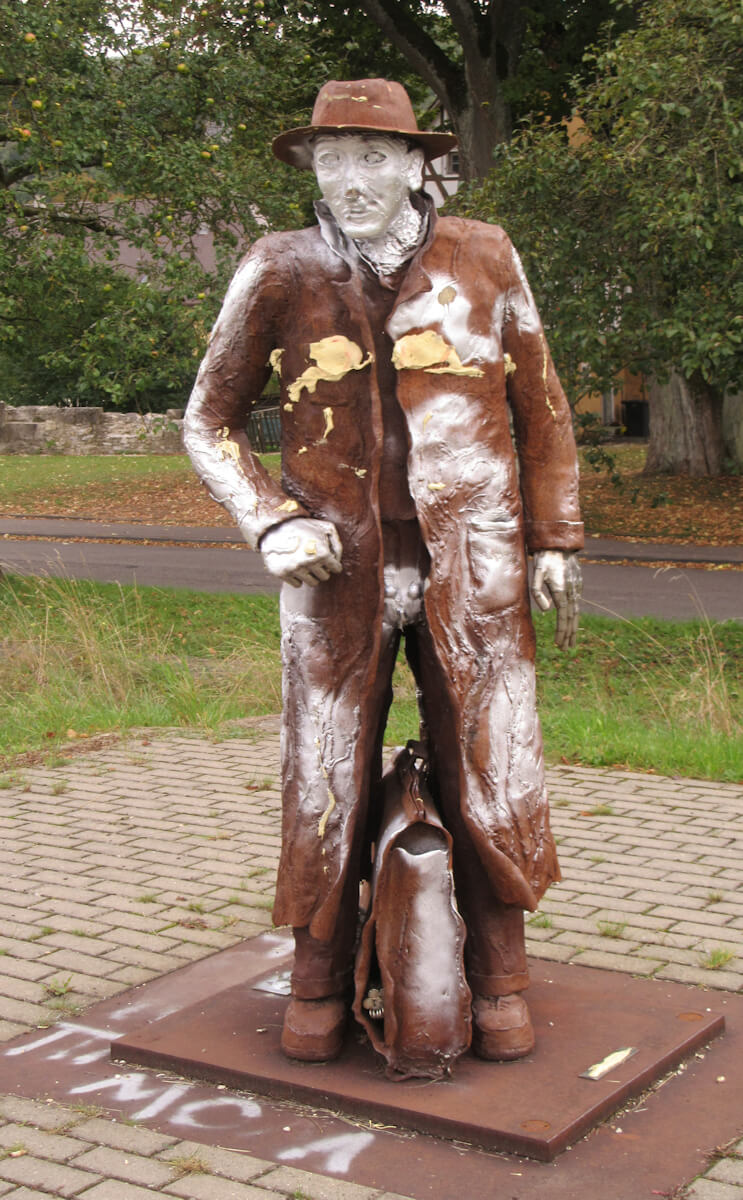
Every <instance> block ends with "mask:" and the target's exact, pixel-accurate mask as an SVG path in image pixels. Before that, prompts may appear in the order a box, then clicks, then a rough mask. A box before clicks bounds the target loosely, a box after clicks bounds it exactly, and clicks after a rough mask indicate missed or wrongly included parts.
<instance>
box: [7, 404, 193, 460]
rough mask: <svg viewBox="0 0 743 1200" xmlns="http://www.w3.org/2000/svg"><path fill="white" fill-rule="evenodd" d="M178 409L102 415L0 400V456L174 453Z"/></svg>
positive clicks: (180, 419)
mask: <svg viewBox="0 0 743 1200" xmlns="http://www.w3.org/2000/svg"><path fill="white" fill-rule="evenodd" d="M182 428H183V409H181V408H171V409H168V410H167V412H164V413H146V414H145V415H143V416H140V414H139V413H119V412H104V411H103V409H102V408H60V407H56V406H54V405H48V406H47V405H37V404H34V405H31V404H27V405H23V406H20V407H18V408H15V407H13V406H12V405H10V404H5V403H3V401H0V454H180V453H182V451H183V444H182Z"/></svg>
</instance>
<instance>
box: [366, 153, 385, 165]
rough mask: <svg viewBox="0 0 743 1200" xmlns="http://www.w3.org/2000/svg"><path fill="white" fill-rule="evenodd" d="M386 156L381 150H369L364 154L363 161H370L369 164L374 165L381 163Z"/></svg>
mask: <svg viewBox="0 0 743 1200" xmlns="http://www.w3.org/2000/svg"><path fill="white" fill-rule="evenodd" d="M386 158H387V155H386V154H385V153H384V151H383V150H369V151H367V153H366V154H365V155H364V162H365V163H370V164H371V166H373V167H376V166H377V164H378V163H383V162H384V161H385V159H386Z"/></svg>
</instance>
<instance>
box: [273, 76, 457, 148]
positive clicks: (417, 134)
mask: <svg viewBox="0 0 743 1200" xmlns="http://www.w3.org/2000/svg"><path fill="white" fill-rule="evenodd" d="M321 133H382V134H387V135H392V136H395V137H404V138H408V139H409V141H411V142H414V143H415V145H416V146H420V147H421V149H422V150H423V152H424V154H425V156H426V160H430V159H432V158H438V157H439V156H440V155H442V154H446V153H447V151H449V150H453V149H454V147H455V146H456V144H457V139H456V138H455V136H454V134H453V133H428V132H422V131H421V130H420V129H419V128H418V122H417V121H416V119H415V113H414V112H413V106H412V104H411V103H410V97H409V96H408V93H407V92H406V91H405V88H404V87H403V86H402V84H400V83H391V82H390V81H389V80H387V79H351V80H336V79H331V80H330V82H329V83H325V84H323V86H322V87H321V88H320V91H319V92H318V94H317V100H316V101H315V107H314V108H313V110H312V124H311V125H305V126H304V127H303V128H302V129H287V131H286V133H280V134H279V136H278V137H277V138H274V140H273V143H272V149H273V152H274V154H275V155H276V157H277V158H280V159H281V161H282V162H285V163H288V164H289V166H291V167H301V168H303V169H308V168H311V167H312V149H311V146H310V139H311V138H312V137H314V136H316V135H317V134H321Z"/></svg>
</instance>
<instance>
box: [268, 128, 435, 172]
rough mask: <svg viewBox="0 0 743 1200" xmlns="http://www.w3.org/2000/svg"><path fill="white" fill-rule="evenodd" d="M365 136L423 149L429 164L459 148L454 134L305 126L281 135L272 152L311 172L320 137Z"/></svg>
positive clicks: (286, 161) (275, 140)
mask: <svg viewBox="0 0 743 1200" xmlns="http://www.w3.org/2000/svg"><path fill="white" fill-rule="evenodd" d="M323 133H326V134H338V133H365V134H369V135H371V136H373V135H375V134H376V135H378V136H380V137H399V138H405V140H406V141H408V142H412V143H413V144H414V145H416V146H420V148H421V150H422V151H423V153H424V154H425V156H426V162H431V160H432V159H434V158H440V157H441V155H442V154H448V153H449V151H451V150H454V149H455V148H456V145H457V139H456V137H455V136H454V134H453V133H426V132H421V130H418V129H415V130H410V129H373V128H371V127H370V126H369V125H305V126H304V127H303V128H301V129H287V131H286V133H280V134H279V135H278V137H275V138H274V140H273V142H272V143H271V149H272V150H273V152H274V154H275V155H276V157H277V158H278V159H280V160H281V162H285V163H288V165H289V166H290V167H299V168H300V170H305V171H308V170H311V169H312V148H311V145H310V139H311V138H313V137H318V136H319V135H320V134H323Z"/></svg>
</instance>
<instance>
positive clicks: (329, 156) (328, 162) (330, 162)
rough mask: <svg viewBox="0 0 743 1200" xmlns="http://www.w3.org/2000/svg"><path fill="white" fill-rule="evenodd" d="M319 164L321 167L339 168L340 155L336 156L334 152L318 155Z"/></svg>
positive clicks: (329, 151) (327, 151) (328, 151)
mask: <svg viewBox="0 0 743 1200" xmlns="http://www.w3.org/2000/svg"><path fill="white" fill-rule="evenodd" d="M317 162H318V165H319V166H321V167H337V166H338V163H339V162H340V155H339V154H334V153H333V151H332V150H326V151H325V152H324V153H323V154H320V155H318V158H317Z"/></svg>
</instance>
